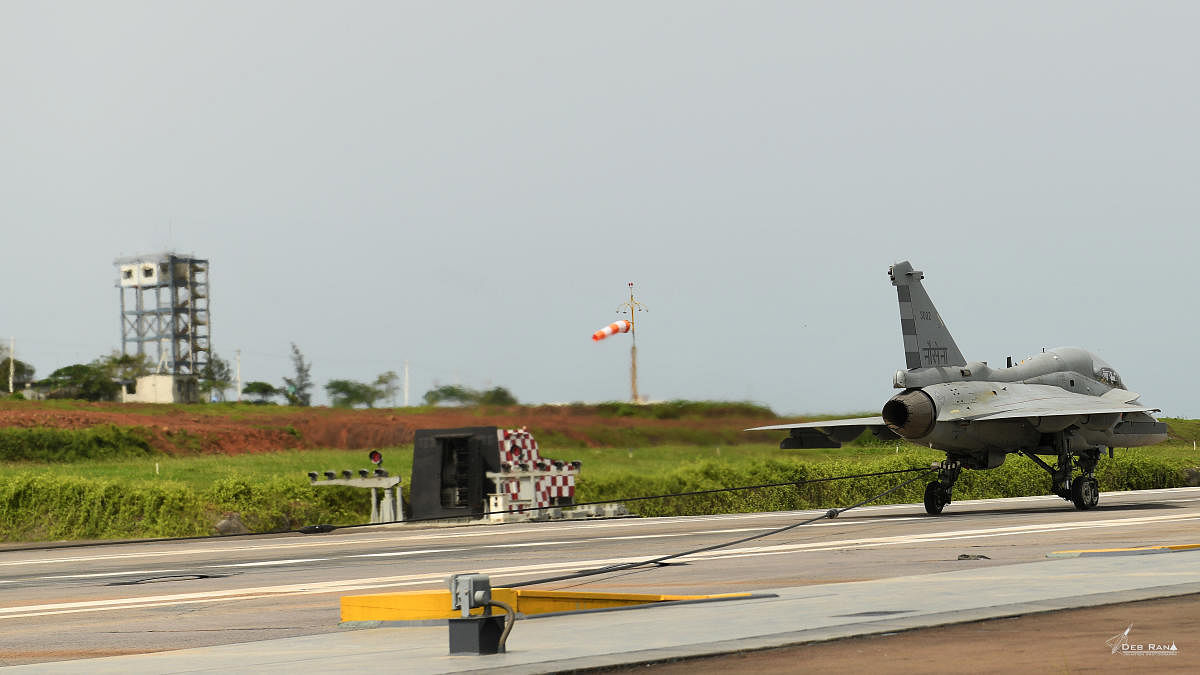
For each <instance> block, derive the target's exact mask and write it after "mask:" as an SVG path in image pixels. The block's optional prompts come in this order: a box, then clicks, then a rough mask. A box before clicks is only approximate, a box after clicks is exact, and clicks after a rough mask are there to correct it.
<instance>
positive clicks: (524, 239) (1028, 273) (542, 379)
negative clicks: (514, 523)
mask: <svg viewBox="0 0 1200 675" xmlns="http://www.w3.org/2000/svg"><path fill="white" fill-rule="evenodd" d="M1198 23H1200V5H1197V4H1196V3H1191V2H1168V1H1162V2H1154V3H1138V2H1104V1H1095V0H1083V1H1071V2H1066V1H1058V2H1055V1H1050V2H1045V1H1039V2H1019V1H1017V2H1006V3H962V2H953V1H948V2H921V1H912V2H904V3H876V2H846V1H844V0H834V1H830V2H800V1H794V2H769V1H759V2H743V1H730V2H711V1H701V0H683V1H677V2H666V1H663V2H645V1H644V0H639V1H636V2H620V1H606V2H571V3H564V2H553V1H547V2H444V1H435V2H401V1H397V2H339V3H328V2H305V1H294V0H289V1H287V2H262V1H259V2H244V1H240V0H239V1H236V2H220V1H204V2H187V1H181V2H170V3H164V2H121V1H110V2H104V3H94V2H52V1H51V2H45V1H37V2H23V1H16V0H0V92H2V94H0V96H2V98H0V101H2V104H0V236H2V237H3V244H2V247H0V250H3V251H5V253H6V255H5V258H6V260H5V263H4V264H3V265H2V266H0V283H2V284H3V291H2V292H0V336H2V337H3V338H5V341H7V338H8V337H9V336H12V337H13V338H15V341H16V352H17V358H20V359H22V360H25V361H28V362H30V363H31V364H32V365H34V366H35V367H36V368H37V374H38V375H39V376H45V375H48V374H49V373H50V372H52V371H53V370H55V369H57V368H59V367H62V366H65V365H69V364H72V363H78V362H87V361H90V360H92V359H94V358H96V357H98V356H100V355H103V354H107V353H109V352H111V351H112V350H114V349H118V348H120V342H121V327H120V326H121V324H120V316H119V309H120V308H119V303H118V294H117V290H116V288H115V284H116V279H117V270H116V267H115V266H114V265H113V260H114V259H116V258H118V257H122V256H130V255H136V254H143V253H154V252H160V251H164V250H174V251H178V252H182V253H189V254H194V255H196V256H197V257H200V258H207V259H208V260H210V263H211V272H210V283H211V314H212V327H211V329H212V344H213V348H214V350H215V351H216V353H217V354H218V355H219V356H221V357H222V358H225V359H227V360H230V361H231V362H232V361H233V360H234V355H235V351H237V350H240V352H241V373H242V378H243V380H244V381H249V380H264V381H268V382H272V383H276V384H278V383H279V382H280V380H281V378H282V377H284V376H288V375H290V374H291V361H290V358H289V356H290V344H291V343H295V344H296V345H297V346H298V347H299V348H300V350H301V352H302V353H303V354H304V355H305V357H306V358H307V359H308V360H309V361H311V363H312V376H313V379H314V381H315V382H316V385H317V386H316V390H315V392H314V393H315V394H316V401H317V402H318V403H323V402H327V400H328V399H327V398H326V397H325V393H324V390H323V385H324V384H325V383H326V382H328V381H329V380H331V379H335V378H337V379H356V380H372V379H374V378H375V376H376V375H378V374H379V373H382V372H384V371H388V370H393V371H397V372H399V371H401V370H402V368H403V365H404V363H405V362H408V363H409V368H410V376H411V387H410V391H411V398H412V400H413V402H414V403H415V402H416V401H417V400H419V398H420V396H421V395H422V394H423V393H424V392H425V391H427V390H429V389H430V388H432V387H434V386H437V385H444V384H461V385H465V386H468V387H475V388H488V387H493V386H503V387H506V388H508V389H509V390H511V391H512V392H513V394H515V395H516V396H517V398H519V399H520V400H521V401H522V402H528V403H553V402H571V401H585V402H595V401H605V400H619V399H625V398H628V396H629V373H628V369H629V346H630V340H629V337H630V336H629V335H618V336H614V337H613V338H610V339H608V340H605V341H602V342H599V343H593V342H592V340H591V339H590V335H591V333H592V332H593V331H595V330H596V329H598V328H601V327H602V326H604V325H605V324H607V323H609V322H611V321H614V320H616V319H619V318H621V317H620V315H618V314H617V313H616V309H617V307H618V305H620V304H621V303H622V302H624V301H625V300H627V299H628V286H627V284H628V283H629V282H631V281H632V282H634V283H635V291H636V294H637V299H638V301H639V302H641V303H643V304H644V305H645V306H646V307H647V308H648V310H649V311H648V312H646V313H644V314H639V315H638V317H637V320H638V335H637V338H638V342H637V344H638V366H639V368H638V372H639V390H640V392H641V394H642V395H643V396H645V397H647V398H650V399H653V400H665V399H674V398H687V399H728V400H750V401H756V402H760V403H763V404H766V405H769V406H770V407H771V408H772V409H774V410H775V411H776V412H779V413H781V414H789V415H799V414H806V413H848V412H867V413H869V412H871V411H877V410H879V408H880V407H881V406H882V404H883V403H884V401H886V399H887V398H888V397H889V396H891V395H892V394H893V393H894V392H893V391H892V389H891V378H892V374H893V372H894V371H895V370H896V369H899V368H903V367H904V354H903V349H902V346H901V338H900V330H899V322H898V318H899V315H898V310H897V306H896V295H895V292H894V290H893V288H892V287H891V285H890V283H889V281H888V278H887V270H888V266H889V265H890V264H892V263H893V262H895V261H898V260H911V261H912V263H913V265H914V266H915V267H916V268H917V269H920V270H923V271H924V272H925V287H926V289H927V290H928V291H929V293H930V295H931V296H932V298H933V299H934V302H935V303H936V304H937V307H938V310H939V311H940V313H941V315H942V317H943V319H944V320H945V321H946V324H947V326H948V327H949V329H950V330H951V332H952V334H953V335H954V337H955V339H956V341H957V342H958V346H959V347H960V348H961V350H962V351H963V353H964V354H965V355H966V357H967V358H968V359H970V360H982V361H988V362H989V363H990V364H991V365H993V366H996V365H1003V364H1004V359H1005V357H1006V356H1014V357H1016V358H1018V359H1019V358H1022V357H1024V356H1027V355H1029V354H1032V353H1035V352H1038V351H1040V350H1041V349H1042V348H1043V347H1054V346H1059V345H1077V346H1082V347H1086V348H1088V349H1091V350H1092V351H1094V352H1096V353H1098V354H1099V355H1101V356H1102V357H1103V358H1104V359H1105V360H1106V361H1108V362H1109V363H1111V364H1113V365H1114V366H1115V367H1116V369H1117V370H1118V371H1119V372H1120V374H1121V376H1122V377H1123V378H1124V380H1125V382H1126V383H1127V386H1129V387H1130V388H1132V389H1133V390H1135V391H1138V392H1139V393H1141V394H1142V401H1143V402H1146V403H1148V404H1152V405H1154V406H1157V407H1161V408H1162V410H1163V411H1164V413H1165V414H1168V415H1173V416H1184V417H1200V398H1198V396H1197V388H1196V385H1195V383H1194V382H1193V378H1192V377H1191V375H1192V370H1193V365H1194V364H1195V361H1196V359H1195V352H1196V344H1197V334H1198V333H1200V313H1197V311H1196V303H1195V292H1196V286H1197V282H1196V272H1195V269H1194V268H1195V265H1196V257H1197V256H1196V253H1197V251H1198V250H1200V248H1198V244H1200V231H1198V229H1197V224H1198V223H1200V199H1198V197H1197V191H1196V185H1197V184H1198V178H1200V134H1198V132H1197V126H1196V124H1197V122H1196V121H1197V119H1200V88H1198V87H1197V86H1196V82H1197V81H1198V80H1200V77H1198V76H1200V73H1198V72H1197V71H1198V70H1200V42H1197V41H1196V40H1195V26H1196V25H1198Z"/></svg>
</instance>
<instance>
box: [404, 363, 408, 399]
mask: <svg viewBox="0 0 1200 675" xmlns="http://www.w3.org/2000/svg"><path fill="white" fill-rule="evenodd" d="M404 407H405V408H407V407H408V361H405V362H404Z"/></svg>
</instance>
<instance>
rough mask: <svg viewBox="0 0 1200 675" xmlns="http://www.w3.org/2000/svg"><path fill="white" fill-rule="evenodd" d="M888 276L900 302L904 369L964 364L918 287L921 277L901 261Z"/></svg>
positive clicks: (922, 287) (952, 341) (929, 302)
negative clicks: (905, 363)
mask: <svg viewBox="0 0 1200 675" xmlns="http://www.w3.org/2000/svg"><path fill="white" fill-rule="evenodd" d="M888 276H890V277H891V278H892V285H893V286H895V287H896V297H897V299H899V300H900V332H901V334H902V335H903V336H904V359H905V361H906V362H907V364H908V368H909V369H912V368H930V367H934V366H962V365H966V363H967V360H966V359H964V358H963V355H962V352H960V351H958V345H956V344H954V338H952V337H950V331H949V330H947V329H946V324H945V323H943V322H942V317H941V315H940V314H938V311H937V308H936V307H934V306H933V301H932V300H930V299H929V294H928V293H926V292H925V287H924V286H922V285H921V279H924V278H925V275H924V274H923V273H922V272H919V271H917V270H914V269H913V266H912V264H910V263H909V262H908V261H907V260H905V261H903V262H898V263H896V264H895V265H892V266H891V267H890V268H889V269H888Z"/></svg>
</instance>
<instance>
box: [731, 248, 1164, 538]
mask: <svg viewBox="0 0 1200 675" xmlns="http://www.w3.org/2000/svg"><path fill="white" fill-rule="evenodd" d="M888 276H889V277H890V278H891V280H892V285H893V286H895V287H896V296H897V298H898V300H899V301H900V333H901V334H902V335H903V338H904V357H905V361H906V365H907V369H906V370H898V371H896V374H895V376H894V377H893V378H892V386H893V387H895V388H896V389H901V390H903V391H901V392H900V393H899V394H896V395H895V396H893V397H892V398H890V399H889V400H888V401H887V403H885V404H884V405H883V410H882V412H881V415H880V416H879V417H861V418H854V419H840V420H823V421H820V422H805V423H802V424H776V425H772V426H765V427H756V428H754V429H748V430H747V431H766V430H773V429H786V430H788V431H789V432H790V433H789V435H788V437H787V438H785V439H783V441H782V442H781V443H780V444H779V447H780V448H784V449H794V448H837V447H841V444H842V443H843V442H846V441H850V440H853V439H855V438H857V437H858V436H859V434H861V433H862V432H863V430H864V429H870V430H871V431H872V432H874V434H875V435H876V436H878V437H880V438H884V439H895V438H904V439H907V440H910V441H912V442H914V443H920V444H921V445H928V446H929V447H931V448H936V449H938V450H944V451H945V452H946V460H945V461H943V462H939V463H938V465H937V469H938V477H937V480H935V481H932V482H930V483H929V485H927V486H926V488H925V510H926V512H928V513H929V514H930V515H937V514H939V513H941V512H942V509H943V508H945V507H946V505H947V504H949V503H950V494H951V491H952V488H953V487H954V481H956V480H957V479H958V476H959V474H960V473H961V471H962V470H963V469H994V468H996V467H998V466H1000V465H1001V464H1003V463H1004V459H1005V457H1007V456H1008V455H1009V454H1011V453H1017V454H1021V455H1024V456H1026V457H1028V458H1029V459H1030V460H1032V461H1033V462H1034V463H1035V464H1037V465H1038V466H1040V467H1042V468H1043V469H1045V470H1046V471H1047V472H1048V473H1049V474H1050V479H1051V489H1052V490H1053V492H1054V494H1057V495H1058V496H1060V497H1062V498H1063V499H1066V500H1068V501H1071V502H1073V503H1074V504H1075V508H1077V509H1081V510H1086V509H1090V508H1092V507H1094V506H1096V504H1097V503H1098V502H1099V501H1100V489H1099V484H1098V483H1097V481H1096V475H1095V472H1096V464H1097V463H1098V462H1099V460H1100V455H1101V453H1102V452H1103V451H1104V450H1105V449H1106V448H1107V449H1108V453H1109V456H1110V457H1111V456H1112V448H1114V447H1121V448H1130V447H1136V446H1143V445H1153V444H1155V443H1159V442H1161V441H1164V440H1166V438H1167V425H1166V424H1164V423H1162V422H1159V421H1158V420H1156V419H1155V418H1154V417H1153V415H1151V413H1155V412H1159V409H1158V408H1150V407H1147V406H1144V405H1141V404H1140V403H1138V398H1139V395H1138V394H1135V393H1133V392H1131V391H1129V390H1128V389H1127V388H1126V386H1125V382H1124V381H1123V380H1122V379H1121V376H1120V375H1118V374H1117V371H1116V370H1114V369H1113V368H1112V366H1110V365H1108V364H1107V363H1105V362H1104V360H1103V359H1101V358H1100V357H1098V356H1096V355H1095V354H1093V353H1091V352H1089V351H1087V350H1085V349H1080V348H1078V347H1058V348H1055V349H1050V350H1045V351H1043V352H1042V353H1040V354H1036V355H1034V356H1031V357H1029V358H1027V359H1025V360H1023V361H1021V362H1020V363H1017V364H1015V365H1014V364H1013V362H1012V358H1011V357H1009V359H1008V364H1007V366H1006V367H1005V368H990V367H988V365H987V363H985V362H982V361H971V362H967V360H966V359H965V358H963V355H962V352H960V351H959V350H958V345H956V344H955V343H954V338H953V337H951V336H950V331H949V330H947V329H946V324H945V323H944V322H943V321H942V317H941V315H940V314H938V311H937V309H936V308H935V307H934V306H933V301H932V300H930V299H929V295H928V294H927V293H926V292H925V288H924V287H923V286H922V285H921V280H922V279H924V278H925V275H924V274H923V273H922V272H919V271H917V270H914V269H913V266H912V265H911V264H909V263H908V261H904V262H898V263H896V264H894V265H892V266H891V267H890V268H889V269H888ZM1043 456H1046V457H1050V458H1051V461H1053V462H1054V464H1050V463H1049V462H1048V461H1047V460H1044V459H1042V457H1043ZM1076 470H1078V471H1079V475H1074V474H1075V472H1076Z"/></svg>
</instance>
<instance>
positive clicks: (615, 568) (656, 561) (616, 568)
mask: <svg viewBox="0 0 1200 675" xmlns="http://www.w3.org/2000/svg"><path fill="white" fill-rule="evenodd" d="M931 471H932V470H929V468H926V470H924V472H923V473H919V474H917V476H914V477H912V478H910V479H907V480H905V482H904V483H900V484H898V485H894V486H892V488H888V489H887V490H884V491H882V492H880V494H877V495H874V496H870V497H868V498H865V500H863V501H860V502H857V503H853V504H851V506H848V507H842V508H832V509H829V510H827V512H824V513H822V514H821V515H816V516H814V518H810V519H808V520H802V521H799V522H793V524H791V525H785V526H784V527H779V528H775V530H770V531H768V532H762V533H758V534H751V536H749V537H743V538H740V539H734V540H732V542H725V543H721V544H713V545H710V546H703V548H700V549H692V550H690V551H683V552H677V554H671V555H665V556H660V557H656V558H652V560H643V561H641V562H625V563H622V565H610V566H607V567H601V568H599V569H588V571H584V572H576V573H575V574H564V575H560V577H548V578H546V579H533V580H530V581H520V583H517V584H506V585H505V587H506V589H517V587H521V586H532V585H534V584H550V583H552V581H565V580H568V579H580V578H582V577H594V575H596V574H608V573H611V572H620V571H623V569H632V568H635V567H644V566H647V565H661V563H662V562H666V561H668V560H672V558H677V557H684V556H689V555H695V554H701V552H706V551H714V550H718V549H724V548H726V546H732V545H736V544H744V543H746V542H752V540H755V539H762V538H763V537H770V536H772V534H779V533H781V532H787V531H788V530H794V528H797V527H799V526H802V525H808V524H810V522H816V521H817V520H822V519H826V518H830V519H832V518H838V515H840V514H842V513H846V512H847V510H850V509H852V508H858V507H860V506H863V504H868V503H871V502H874V501H876V500H880V498H882V497H886V496H887V495H890V494H892V492H895V491H896V490H899V489H900V488H904V486H905V485H908V484H910V483H914V482H917V480H920V479H922V478H924V477H925V476H926V474H928V473H930V472H931Z"/></svg>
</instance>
